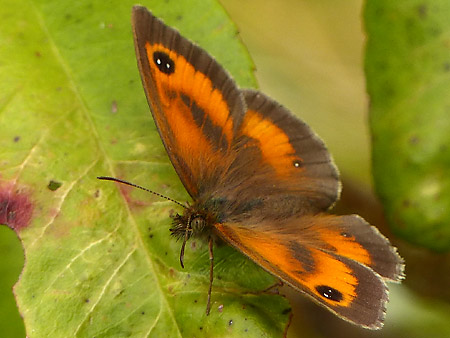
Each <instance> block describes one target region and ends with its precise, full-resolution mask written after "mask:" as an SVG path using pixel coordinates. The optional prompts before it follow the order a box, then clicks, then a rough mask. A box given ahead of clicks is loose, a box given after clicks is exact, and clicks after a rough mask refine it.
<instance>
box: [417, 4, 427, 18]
mask: <svg viewBox="0 0 450 338" xmlns="http://www.w3.org/2000/svg"><path fill="white" fill-rule="evenodd" d="M427 11H428V7H427V6H426V5H425V4H421V5H419V6H418V7H417V13H418V14H419V18H421V19H425V18H426V17H427Z"/></svg>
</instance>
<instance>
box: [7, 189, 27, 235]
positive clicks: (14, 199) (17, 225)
mask: <svg viewBox="0 0 450 338" xmlns="http://www.w3.org/2000/svg"><path fill="white" fill-rule="evenodd" d="M32 214H33V204H32V203H31V201H30V199H29V197H28V195H27V194H24V193H20V192H16V191H14V190H13V189H12V188H11V187H4V186H1V187H0V224H5V225H7V226H9V227H10V228H11V229H13V230H15V231H19V230H21V229H23V228H25V227H27V226H28V225H29V224H30V220H31V216H32Z"/></svg>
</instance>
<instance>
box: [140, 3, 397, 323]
mask: <svg viewBox="0 0 450 338" xmlns="http://www.w3.org/2000/svg"><path fill="white" fill-rule="evenodd" d="M132 24H133V32H134V41H135V48H136V54H137V60H138V65H139V70H140V74H141V77H142V83H143V85H144V88H145V92H146V95H147V99H148V102H149V105H150V109H151V112H152V115H153V118H154V120H155V122H156V126H157V128H158V131H159V134H160V136H161V139H162V141H163V143H164V146H165V148H166V150H167V153H168V155H169V158H170V160H171V161H172V164H173V166H174V167H175V170H176V172H177V174H178V176H179V177H180V179H181V181H182V183H183V185H184V186H185V188H186V190H187V191H188V193H189V194H190V196H191V197H192V199H193V202H192V203H191V204H190V206H188V207H185V210H184V213H183V214H181V215H178V214H177V215H176V216H174V219H173V227H172V229H170V230H171V232H172V235H174V236H176V237H177V238H180V239H182V240H183V245H182V252H181V255H180V261H181V264H182V265H183V252H184V246H185V244H186V241H187V240H188V239H189V238H191V237H198V236H202V237H206V238H209V248H210V258H211V261H212V259H213V256H212V238H213V236H218V237H220V238H222V239H223V240H225V241H226V242H228V243H229V244H230V245H232V246H233V247H235V248H236V249H237V250H239V251H240V252H242V253H243V254H245V255H246V256H248V257H249V258H250V259H252V260H253V261H254V262H256V263H257V264H259V265H260V266H261V267H263V268H264V269H265V270H267V271H268V272H270V273H271V274H273V275H275V276H276V277H278V278H280V279H281V280H282V281H283V282H285V283H287V284H289V285H290V286H292V287H293V288H295V289H297V290H299V291H301V292H303V293H305V294H306V295H308V296H310V297H311V298H312V299H313V300H315V301H316V302H317V303H319V304H320V305H323V306H324V307H326V308H327V309H329V310H330V311H332V312H334V313H335V314H336V315H338V316H339V317H341V318H343V319H345V320H347V321H349V322H352V323H354V324H357V325H360V326H363V327H366V328H371V329H377V328H380V327H381V326H382V324H383V319H384V316H385V305H386V302H387V301H388V289H387V286H386V281H392V282H399V281H400V280H401V279H402V278H403V268H404V265H403V260H402V259H401V257H400V256H399V255H398V254H397V251H396V249H395V248H394V247H392V246H391V244H390V243H389V241H388V240H387V239H386V238H385V237H384V236H383V235H381V234H380V232H379V231H378V230H377V229H376V228H375V227H373V226H371V225H369V224H368V223H367V222H366V221H365V220H364V219H362V218H361V217H359V216H357V215H348V216H335V215H329V214H326V211H327V210H328V209H330V207H331V206H333V204H334V203H335V202H336V200H337V199H338V197H339V193H340V182H339V177H338V172H337V169H336V167H335V165H334V164H333V161H332V158H331V156H330V154H329V152H328V151H327V148H326V147H325V145H324V143H323V142H322V140H321V139H320V138H319V137H318V136H317V135H316V134H314V132H313V131H312V130H311V129H310V128H309V127H308V126H307V125H306V124H305V123H304V122H302V121H301V120H299V119H298V118H296V117H295V116H294V115H292V114H291V113H290V112H289V111H288V110H287V109H286V108H284V107H282V106H281V105H280V104H278V103H277V102H275V101H273V100H272V99H270V98H269V97H267V96H266V95H264V94H262V93H260V92H258V91H255V90H243V89H240V88H238V86H237V85H236V83H235V82H234V80H233V79H232V78H231V76H230V75H229V74H228V73H227V72H226V71H225V70H224V69H223V68H222V67H221V66H220V65H219V64H218V63H217V61H216V60H215V59H214V58H213V57H212V56H210V55H209V54H208V53H207V52H206V51H204V50H203V49H201V48H200V47H199V46H197V45H195V44H194V43H192V42H191V41H189V40H188V39H186V38H184V37H183V36H181V35H180V34H179V33H178V31H176V30H175V29H173V28H171V27H169V26H167V25H165V24H164V23H163V22H162V21H161V20H160V19H158V18H156V17H155V16H153V15H152V13H150V12H149V11H148V10H147V9H146V8H144V7H141V6H135V7H134V8H133V12H132ZM210 280H211V283H210V284H212V264H211V270H210ZM210 296H211V285H210V290H209V294H208V302H207V304H208V305H207V311H209V304H210Z"/></svg>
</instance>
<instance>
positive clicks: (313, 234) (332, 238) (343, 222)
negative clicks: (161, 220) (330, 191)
mask: <svg viewBox="0 0 450 338" xmlns="http://www.w3.org/2000/svg"><path fill="white" fill-rule="evenodd" d="M254 221H255V223H254V224H252V221H251V220H249V224H230V223H223V224H217V225H216V229H217V231H218V233H219V235H220V236H221V237H222V238H224V239H225V240H226V241H228V242H229V243H230V244H232V245H233V246H234V247H236V248H237V249H238V250H240V251H241V252H243V253H244V254H246V255H247V256H248V257H250V258H251V259H252V260H253V261H255V262H256V263H258V264H259V265H261V266H262V267H263V268H264V269H266V270H267V271H269V272H271V273H272V274H274V275H276V276H278V277H280V278H281V279H282V280H283V281H285V282H286V283H288V284H290V285H291V286H293V287H294V288H296V289H298V290H301V291H303V292H305V293H306V294H308V295H309V296H311V297H312V298H313V299H314V300H316V301H317V302H318V303H320V304H322V305H324V306H325V307H326V308H328V309H330V310H331V311H333V312H335V313H336V314H338V315H339V316H341V317H343V318H345V319H347V320H350V321H354V322H356V323H358V324H360V325H362V326H365V327H369V328H379V327H381V325H382V321H383V318H384V307H385V303H386V302H387V300H388V294H387V287H386V285H385V281H384V279H386V280H391V281H399V280H400V279H401V278H402V277H403V261H402V259H401V258H400V256H399V255H398V254H397V252H396V251H395V250H394V249H393V248H392V247H391V245H390V243H389V241H388V240H387V239H386V238H385V237H383V236H382V235H381V234H380V233H379V232H378V231H377V230H376V229H375V228H373V227H371V226H370V225H368V224H367V222H365V221H364V220H363V219H362V218H361V217H359V216H354V215H352V216H333V215H315V216H309V217H308V216H305V217H301V218H293V219H289V220H280V221H278V222H279V223H281V224H273V223H270V222H264V221H262V222H261V221H259V220H258V219H255V220H254ZM272 222H276V221H275V220H273V221H272ZM380 276H381V277H380Z"/></svg>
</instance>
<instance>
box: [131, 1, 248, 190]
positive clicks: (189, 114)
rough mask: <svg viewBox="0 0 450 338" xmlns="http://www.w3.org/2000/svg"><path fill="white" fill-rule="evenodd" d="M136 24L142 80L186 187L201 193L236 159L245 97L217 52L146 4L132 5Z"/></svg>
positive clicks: (160, 129)
mask: <svg viewBox="0 0 450 338" xmlns="http://www.w3.org/2000/svg"><path fill="white" fill-rule="evenodd" d="M132 24H133V32H134V38H135V47H136V54H137V59H138V65H139V68H140V73H141V77H142V82H143V85H144V89H145V92H146V95H147V99H148V102H149V105H150V108H151V111H152V114H153V118H154V120H155V122H156V125H157V128H158V130H159V133H160V136H161V139H162V140H163V143H164V145H165V147H166V150H167V153H168V154H169V157H170V159H171V161H172V163H173V165H174V167H175V170H176V171H177V173H178V175H179V176H180V179H181V180H182V182H183V184H184V186H185V187H186V189H187V191H188V192H189V193H190V195H191V196H193V197H195V196H198V195H199V194H201V193H202V192H203V190H205V189H208V188H207V187H209V186H211V185H214V184H215V182H217V180H218V177H220V175H221V172H222V171H223V170H226V168H227V164H228V163H230V162H231V159H232V157H231V156H230V149H231V145H232V142H233V139H234V135H235V131H236V129H237V126H238V125H240V121H241V119H242V117H243V114H244V111H245V102H244V99H243V97H242V94H241V93H240V91H239V90H238V89H237V87H236V84H235V82H234V81H233V80H232V78H231V77H230V76H229V75H228V74H227V73H226V71H225V70H224V69H223V68H222V67H221V66H220V65H219V64H218V63H217V62H216V61H215V60H214V58H212V57H211V56H210V55H209V54H208V53H206V52H205V51H204V50H203V49H201V48H199V47H198V46H196V45H194V44H193V43H192V42H190V41H189V40H187V39H186V38H184V37H182V36H181V35H180V34H179V33H178V31H176V30H175V29H173V28H171V27H168V26H166V25H165V24H164V23H163V22H162V21H161V20H159V19H158V18H156V17H154V16H153V15H152V14H151V13H150V12H149V11H147V10H146V9H145V8H144V7H140V6H135V7H134V8H133V16H132Z"/></svg>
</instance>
